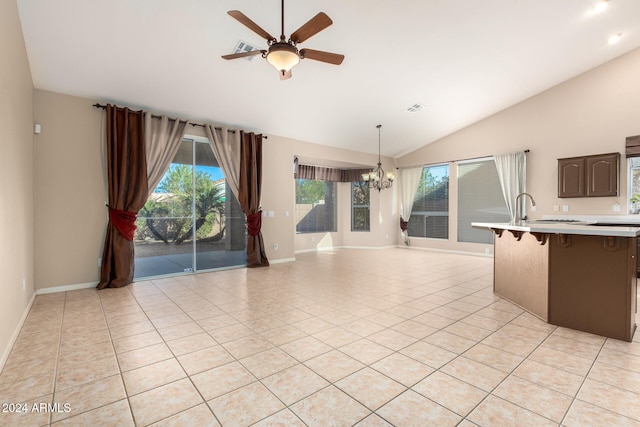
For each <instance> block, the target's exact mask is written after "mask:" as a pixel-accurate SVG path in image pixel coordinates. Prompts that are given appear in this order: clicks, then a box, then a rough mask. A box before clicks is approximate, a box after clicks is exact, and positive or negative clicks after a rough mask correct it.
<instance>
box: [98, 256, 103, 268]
mask: <svg viewBox="0 0 640 427" xmlns="http://www.w3.org/2000/svg"><path fill="white" fill-rule="evenodd" d="M98 267H102V258H98Z"/></svg>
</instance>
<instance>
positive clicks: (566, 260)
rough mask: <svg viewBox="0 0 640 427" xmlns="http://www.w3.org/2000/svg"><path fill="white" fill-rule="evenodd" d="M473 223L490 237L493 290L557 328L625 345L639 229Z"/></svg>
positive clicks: (632, 312) (632, 303) (631, 320)
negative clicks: (597, 336)
mask: <svg viewBox="0 0 640 427" xmlns="http://www.w3.org/2000/svg"><path fill="white" fill-rule="evenodd" d="M541 222H542V223H536V222H535V221H532V222H531V223H526V222H525V223H524V224H522V225H511V224H502V223H473V224H472V225H473V226H474V227H482V228H489V229H491V230H492V231H493V233H494V292H495V293H496V294H498V295H499V296H501V297H503V298H505V299H507V300H509V301H511V302H513V303H515V304H517V305H519V306H520V307H522V308H523V309H525V310H527V311H528V312H530V313H532V314H534V315H536V316H537V317H539V318H541V319H542V320H544V321H546V322H548V323H550V324H553V325H557V326H564V327H567V328H571V329H576V330H579V331H584V332H589V333H593V334H597V335H602V336H605V337H610V338H616V339H619V340H624V341H631V340H632V338H633V334H634V332H635V329H636V324H635V314H636V264H637V236H638V234H640V227H617V226H599V225H588V224H548V223H544V221H541Z"/></svg>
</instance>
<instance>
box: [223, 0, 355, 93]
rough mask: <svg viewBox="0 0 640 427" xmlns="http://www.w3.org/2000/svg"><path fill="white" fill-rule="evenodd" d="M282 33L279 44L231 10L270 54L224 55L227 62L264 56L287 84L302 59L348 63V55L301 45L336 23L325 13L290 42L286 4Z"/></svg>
mask: <svg viewBox="0 0 640 427" xmlns="http://www.w3.org/2000/svg"><path fill="white" fill-rule="evenodd" d="M281 11H282V14H281V15H282V31H281V33H280V41H278V40H277V39H276V38H275V37H273V36H272V35H271V34H269V33H267V32H266V31H265V30H263V29H262V28H261V27H260V26H259V25H258V24H256V23H255V22H253V21H252V20H251V19H249V18H248V17H247V16H246V15H245V14H244V13H242V12H240V11H239V10H230V11H229V12H227V13H228V14H229V15H231V16H232V17H233V18H235V19H236V20H238V21H239V22H240V23H241V24H243V25H244V26H246V27H247V28H249V29H250V30H251V31H253V32H254V33H256V34H258V35H259V36H260V37H262V38H264V39H266V40H267V44H268V45H269V48H268V49H267V50H253V51H250V52H242V53H233V54H230V55H223V56H222V57H223V58H224V59H236V58H245V57H247V56H253V55H260V54H261V55H262V57H263V58H266V60H267V62H269V63H270V64H271V65H273V66H274V67H275V68H276V70H278V73H279V74H280V80H286V79H288V78H291V68H293V66H294V65H296V64H297V63H298V62H300V60H301V59H313V60H315V61H320V62H326V63H328V64H334V65H340V64H342V61H343V60H344V55H339V54H337V53H331V52H324V51H322V50H313V49H300V50H298V47H297V45H298V44H299V43H302V42H304V41H306V40H308V39H309V38H311V37H313V36H314V35H316V34H318V33H319V32H320V31H322V30H324V29H325V28H327V27H328V26H330V25H331V24H333V21H332V20H331V18H329V17H328V16H327V15H326V14H325V13H324V12H320V13H318V14H317V15H316V16H314V17H313V18H311V19H310V20H309V21H307V23H306V24H304V25H303V26H302V27H300V28H298V29H297V30H296V31H294V32H293V33H291V37H289V40H287V39H286V37H285V35H284V0H282V8H281Z"/></svg>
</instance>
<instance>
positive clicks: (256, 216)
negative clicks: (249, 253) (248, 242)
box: [247, 211, 262, 237]
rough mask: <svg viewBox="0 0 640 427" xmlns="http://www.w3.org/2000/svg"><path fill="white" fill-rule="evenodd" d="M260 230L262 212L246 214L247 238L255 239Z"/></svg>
mask: <svg viewBox="0 0 640 427" xmlns="http://www.w3.org/2000/svg"><path fill="white" fill-rule="evenodd" d="M261 228H262V211H258V212H254V213H251V214H247V232H248V233H249V236H252V237H255V236H257V235H258V234H260V229H261Z"/></svg>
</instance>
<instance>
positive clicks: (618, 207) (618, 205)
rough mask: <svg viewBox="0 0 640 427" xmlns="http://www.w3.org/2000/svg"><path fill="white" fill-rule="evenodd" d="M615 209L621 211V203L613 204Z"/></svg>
mask: <svg viewBox="0 0 640 427" xmlns="http://www.w3.org/2000/svg"><path fill="white" fill-rule="evenodd" d="M613 211H614V212H620V203H615V204H614V205H613Z"/></svg>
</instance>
